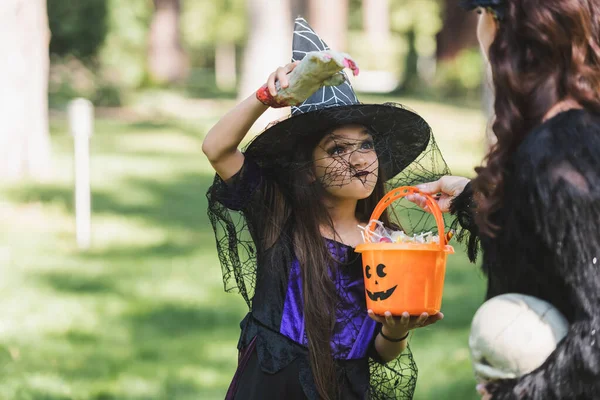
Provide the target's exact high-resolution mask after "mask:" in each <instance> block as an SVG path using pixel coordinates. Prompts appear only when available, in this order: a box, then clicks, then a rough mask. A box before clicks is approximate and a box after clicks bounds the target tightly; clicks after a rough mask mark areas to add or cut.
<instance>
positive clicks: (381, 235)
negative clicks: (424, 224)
mask: <svg viewBox="0 0 600 400" xmlns="http://www.w3.org/2000/svg"><path fill="white" fill-rule="evenodd" d="M368 226H374V228H373V229H372V230H371V231H370V233H368V234H367V233H366V231H367V227H368ZM358 228H359V229H361V230H362V231H363V232H362V237H363V240H364V242H365V243H415V244H429V243H439V242H440V238H439V236H438V235H434V234H433V232H421V233H419V234H417V233H415V234H413V235H412V236H411V235H408V234H406V233H405V232H404V231H402V230H393V229H389V228H386V227H385V226H384V225H383V223H382V222H381V221H378V220H371V221H370V222H369V224H368V225H367V226H362V225H358Z"/></svg>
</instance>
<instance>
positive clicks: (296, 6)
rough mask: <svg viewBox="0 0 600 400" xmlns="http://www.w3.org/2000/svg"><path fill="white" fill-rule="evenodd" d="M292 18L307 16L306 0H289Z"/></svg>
mask: <svg viewBox="0 0 600 400" xmlns="http://www.w3.org/2000/svg"><path fill="white" fill-rule="evenodd" d="M291 2H292V4H291V7H292V18H294V19H295V18H296V17H304V18H308V0H291Z"/></svg>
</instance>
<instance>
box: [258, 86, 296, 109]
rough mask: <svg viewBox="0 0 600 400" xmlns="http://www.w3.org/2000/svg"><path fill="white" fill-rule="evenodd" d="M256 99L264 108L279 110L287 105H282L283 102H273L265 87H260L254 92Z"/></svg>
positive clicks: (273, 99)
mask: <svg viewBox="0 0 600 400" xmlns="http://www.w3.org/2000/svg"><path fill="white" fill-rule="evenodd" d="M256 98H257V99H258V101H260V102H261V103H263V104H264V105H265V106H269V107H273V108H281V107H287V106H289V104H284V103H283V102H280V101H277V100H275V98H274V97H273V96H272V95H271V92H269V88H268V87H267V85H266V84H265V85H262V86H261V87H260V89H258V90H257V91H256Z"/></svg>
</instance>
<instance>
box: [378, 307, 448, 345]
mask: <svg viewBox="0 0 600 400" xmlns="http://www.w3.org/2000/svg"><path fill="white" fill-rule="evenodd" d="M367 312H368V314H369V317H371V318H372V319H374V320H375V321H377V322H379V323H381V324H383V326H382V328H381V331H382V332H383V334H384V335H385V336H388V337H391V338H393V339H400V338H403V337H404V336H406V335H407V334H408V332H409V331H411V330H413V329H416V328H423V327H425V326H428V325H431V324H435V323H436V322H438V321H440V320H442V319H443V318H444V314H442V313H441V312H438V313H435V314H433V315H429V314H428V313H426V312H425V313H422V314H421V315H419V316H411V315H410V314H409V313H408V312H406V311H405V312H403V313H402V316H400V317H394V316H392V313H391V312H390V311H386V312H385V313H384V316H383V317H380V316H378V315H375V313H374V312H373V310H368V311H367Z"/></svg>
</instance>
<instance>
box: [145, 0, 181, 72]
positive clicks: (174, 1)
mask: <svg viewBox="0 0 600 400" xmlns="http://www.w3.org/2000/svg"><path fill="white" fill-rule="evenodd" d="M180 13H181V2H180V0H154V14H153V16H152V23H151V25H150V36H149V45H148V72H149V73H150V77H151V79H152V80H153V81H154V82H156V83H160V84H165V83H173V82H177V81H180V80H182V79H184V78H185V77H186V76H187V73H188V60H187V57H186V55H185V52H184V51H183V48H182V47H181V40H180V34H179V20H180Z"/></svg>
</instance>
